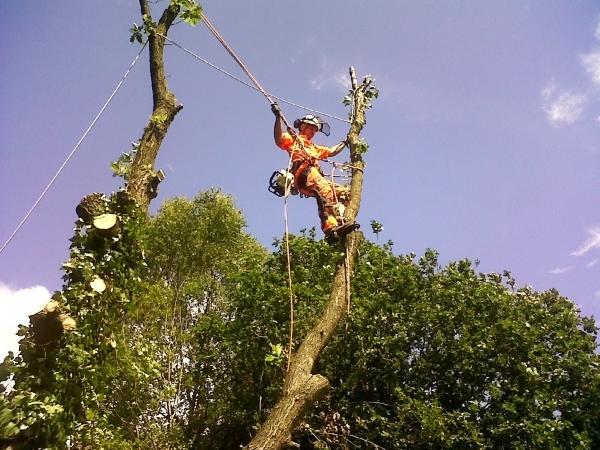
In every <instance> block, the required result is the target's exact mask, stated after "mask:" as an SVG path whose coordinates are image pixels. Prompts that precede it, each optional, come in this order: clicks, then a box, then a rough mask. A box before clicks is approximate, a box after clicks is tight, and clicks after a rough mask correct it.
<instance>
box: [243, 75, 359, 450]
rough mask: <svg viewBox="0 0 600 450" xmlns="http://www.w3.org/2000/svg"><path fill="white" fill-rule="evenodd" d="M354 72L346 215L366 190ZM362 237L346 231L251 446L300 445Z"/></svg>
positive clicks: (322, 385) (265, 449)
mask: <svg viewBox="0 0 600 450" xmlns="http://www.w3.org/2000/svg"><path fill="white" fill-rule="evenodd" d="M350 76H351V81H352V89H353V91H354V96H353V97H354V98H353V105H352V106H353V115H352V121H351V124H350V131H349V134H348V136H349V142H350V159H351V162H352V166H353V169H352V181H351V185H350V203H349V205H348V207H347V208H346V213H345V215H346V218H347V219H348V220H349V221H354V220H355V219H356V216H357V214H358V211H359V209H360V201H361V196H362V184H363V168H364V163H363V160H362V151H363V150H364V147H363V146H362V145H361V142H362V141H361V140H360V138H359V134H360V131H361V130H362V127H363V125H364V124H365V109H366V107H367V105H368V102H367V101H365V96H364V89H366V88H367V87H368V85H365V83H363V84H362V85H361V86H359V85H358V83H357V82H356V75H355V73H354V69H353V68H352V67H351V68H350ZM362 240H363V235H362V233H360V232H358V231H354V232H352V233H350V234H348V235H347V236H346V239H345V242H344V245H345V251H346V260H345V261H344V262H341V263H340V264H338V266H337V268H336V271H335V275H334V279H333V284H332V286H331V294H330V296H329V300H328V302H327V305H326V307H325V310H324V312H323V314H322V315H321V317H320V318H319V319H318V320H317V323H316V324H315V325H314V326H313V328H312V329H311V330H310V332H309V333H308V334H307V335H306V337H305V338H304V340H303V341H302V344H301V345H300V348H299V349H298V351H297V352H296V354H295V355H294V356H293V357H292V361H291V364H290V367H289V370H288V372H287V374H286V377H285V381H284V386H283V393H282V396H281V398H280V399H279V401H278V402H277V404H276V405H275V407H274V408H273V410H272V411H271V413H270V414H269V416H268V417H267V420H266V421H265V422H264V423H263V425H262V426H261V428H260V430H259V431H258V433H257V434H256V435H255V436H254V438H253V439H252V441H251V442H250V443H249V444H248V446H247V447H246V449H247V450H281V449H285V448H289V447H293V448H299V447H300V446H299V445H298V444H297V443H295V442H293V441H292V433H293V431H294V428H295V427H296V426H297V424H298V422H299V420H300V419H301V418H302V416H303V414H304V413H305V412H306V411H307V410H308V409H309V408H310V407H311V406H312V405H313V403H314V402H315V401H317V400H319V399H320V398H322V397H323V396H324V395H325V394H326V393H327V392H328V390H329V387H330V385H329V381H328V380H327V379H326V378H325V377H323V376H322V375H318V374H313V373H312V369H313V366H314V364H315V361H316V360H317V358H318V357H319V355H320V354H321V351H322V350H323V349H324V348H325V345H326V344H327V342H328V341H329V339H330V338H331V336H332V335H333V334H334V332H335V331H336V329H337V327H338V325H339V323H340V322H341V320H342V319H343V317H344V315H345V314H346V311H347V307H348V298H347V296H346V293H347V291H348V284H347V283H350V274H351V273H352V268H353V267H354V262H355V259H356V254H357V250H358V247H359V245H360V243H361V242H362Z"/></svg>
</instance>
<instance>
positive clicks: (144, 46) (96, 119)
mask: <svg viewBox="0 0 600 450" xmlns="http://www.w3.org/2000/svg"><path fill="white" fill-rule="evenodd" d="M147 43H148V41H146V42H144V45H142V48H141V49H140V51H139V52H138V54H137V55H136V56H135V58H134V59H133V61H132V62H131V64H130V66H129V68H128V69H127V71H125V74H124V75H123V76H122V77H121V80H120V81H119V83H118V84H117V86H116V87H115V89H114V90H113V92H112V94H110V96H109V97H108V100H106V102H105V103H104V105H103V106H102V108H100V111H99V112H98V114H96V117H94V120H92V123H91V124H90V126H88V128H87V130H85V132H84V133H83V136H81V138H80V139H79V141H77V144H75V147H74V148H73V150H71V153H69V155H68V156H67V158H66V159H65V160H64V162H63V163H62V164H61V165H60V167H59V168H58V170H57V171H56V173H55V174H54V176H53V177H52V179H51V180H50V182H49V183H48V184H47V186H46V187H45V188H44V190H43V191H42V193H41V194H40V196H39V197H38V198H37V200H36V201H35V202H34V203H33V206H32V207H31V208H30V209H29V211H28V212H27V214H25V217H23V219H22V220H21V222H19V224H18V225H17V227H16V228H15V230H14V231H13V232H12V234H11V235H10V236H9V237H8V239H7V240H6V242H5V243H4V244H3V245H2V247H0V254H1V253H2V252H3V251H4V249H5V248H6V247H7V246H8V244H10V242H11V241H12V240H13V238H14V237H15V236H16V235H17V233H18V232H19V230H20V229H21V227H23V225H24V224H25V222H27V220H28V219H29V217H30V216H31V214H32V213H33V211H34V210H35V208H36V207H37V206H38V204H39V203H40V202H41V201H42V199H43V198H44V196H45V195H46V193H47V192H48V190H49V189H50V188H51V187H52V185H53V184H54V182H55V181H56V179H57V178H58V177H59V176H60V174H61V173H62V171H63V169H64V168H65V166H66V165H67V164H68V163H69V161H70V160H71V158H72V157H73V155H74V154H75V152H76V151H77V150H78V149H79V146H80V145H81V143H82V142H83V140H84V139H85V138H86V137H87V135H88V134H89V133H90V131H91V130H92V128H93V127H94V125H96V122H98V119H100V116H101V115H102V114H103V113H104V111H105V110H106V108H107V107H108V105H109V104H110V102H111V101H112V99H113V97H114V96H115V95H116V94H117V92H118V91H119V89H120V88H121V86H122V85H123V83H124V82H125V79H126V78H127V76H128V75H129V73H130V72H131V70H132V69H133V67H134V66H135V64H136V63H137V61H138V59H139V57H140V55H141V54H142V52H143V51H144V48H146V45H147Z"/></svg>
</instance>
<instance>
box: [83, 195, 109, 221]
mask: <svg viewBox="0 0 600 450" xmlns="http://www.w3.org/2000/svg"><path fill="white" fill-rule="evenodd" d="M107 208H108V205H107V200H106V196H105V195H104V194H102V193H100V192H93V193H92V194H89V195H86V196H85V197H83V198H82V199H81V201H80V202H79V205H77V207H76V208H75V212H76V213H77V216H78V217H79V218H80V219H81V220H83V221H84V223H85V224H87V225H91V224H92V220H93V219H94V217H96V216H99V215H101V214H104V213H105V212H106V211H107Z"/></svg>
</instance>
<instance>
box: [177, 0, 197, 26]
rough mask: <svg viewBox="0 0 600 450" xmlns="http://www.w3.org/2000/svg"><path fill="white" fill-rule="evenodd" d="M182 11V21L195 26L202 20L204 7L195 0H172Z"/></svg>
mask: <svg viewBox="0 0 600 450" xmlns="http://www.w3.org/2000/svg"><path fill="white" fill-rule="evenodd" d="M171 3H172V4H173V5H176V6H178V7H179V9H180V13H179V14H180V16H181V19H182V20H183V21H184V22H186V23H188V24H190V25H192V26H194V25H197V24H198V22H200V20H202V7H201V6H200V5H199V4H198V3H197V2H196V1H195V0H171Z"/></svg>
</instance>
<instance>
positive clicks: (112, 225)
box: [92, 213, 121, 237]
mask: <svg viewBox="0 0 600 450" xmlns="http://www.w3.org/2000/svg"><path fill="white" fill-rule="evenodd" d="M92 224H93V225H94V228H96V229H97V230H98V232H99V233H100V234H101V235H103V236H105V237H113V236H116V235H117V234H119V231H120V228H121V227H120V225H119V216H117V215H116V214H113V213H106V214H100V215H99V216H96V217H94V220H93V221H92Z"/></svg>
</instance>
